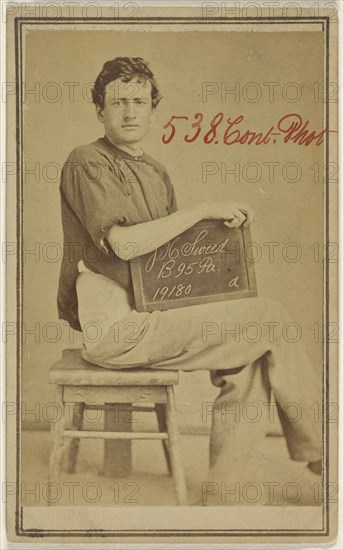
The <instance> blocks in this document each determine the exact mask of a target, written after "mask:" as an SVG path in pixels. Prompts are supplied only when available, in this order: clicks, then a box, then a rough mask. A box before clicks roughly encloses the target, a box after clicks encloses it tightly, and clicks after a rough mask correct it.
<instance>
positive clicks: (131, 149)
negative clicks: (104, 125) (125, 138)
mask: <svg viewBox="0 0 344 550" xmlns="http://www.w3.org/2000/svg"><path fill="white" fill-rule="evenodd" d="M106 137H107V139H108V140H109V141H110V143H112V145H114V146H115V147H117V149H120V150H121V151H124V152H125V153H127V154H128V155H131V156H132V157H141V156H142V155H143V149H142V147H140V145H138V144H136V143H135V144H134V143H133V145H124V144H123V143H120V144H119V143H115V142H114V141H113V140H111V139H110V138H109V136H106Z"/></svg>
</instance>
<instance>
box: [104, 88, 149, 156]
mask: <svg viewBox="0 0 344 550" xmlns="http://www.w3.org/2000/svg"><path fill="white" fill-rule="evenodd" d="M151 88H152V85H151V83H150V82H149V81H148V80H147V81H146V82H139V81H138V80H136V79H135V78H134V79H133V80H130V81H129V82H123V81H122V80H121V79H119V78H118V79H116V80H113V81H112V82H109V84H108V85H107V86H106V88H105V100H104V108H103V109H101V108H100V107H98V108H97V115H98V118H99V120H100V121H101V122H102V123H103V124H104V127H105V134H106V136H107V137H108V138H109V139H110V141H111V142H112V143H114V144H115V145H119V146H120V145H129V146H130V145H135V144H139V143H140V141H141V140H142V139H143V138H144V136H145V135H146V134H147V132H148V130H149V127H150V124H151V122H152V120H153V118H154V111H153V109H152V97H151Z"/></svg>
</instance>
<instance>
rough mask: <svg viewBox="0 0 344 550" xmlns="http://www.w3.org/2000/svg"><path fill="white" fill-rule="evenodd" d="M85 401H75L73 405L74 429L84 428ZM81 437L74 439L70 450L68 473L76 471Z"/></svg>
mask: <svg viewBox="0 0 344 550" xmlns="http://www.w3.org/2000/svg"><path fill="white" fill-rule="evenodd" d="M84 409H85V403H75V404H74V407H73V424H72V429H73V430H78V431H80V430H82V422H83V417H84ZM79 446H80V439H79V438H77V437H76V438H75V439H72V440H71V442H70V446H69V451H68V460H67V465H66V472H67V473H68V474H74V473H75V466H76V462H77V459H78V454H79Z"/></svg>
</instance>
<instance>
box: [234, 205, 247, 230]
mask: <svg viewBox="0 0 344 550" xmlns="http://www.w3.org/2000/svg"><path fill="white" fill-rule="evenodd" d="M233 214H234V216H235V218H234V221H235V220H236V221H237V222H238V226H239V225H242V224H243V223H244V222H245V221H246V216H245V214H244V213H243V212H242V211H241V210H239V208H233Z"/></svg>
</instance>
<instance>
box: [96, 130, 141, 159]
mask: <svg viewBox="0 0 344 550" xmlns="http://www.w3.org/2000/svg"><path fill="white" fill-rule="evenodd" d="M103 140H104V141H105V143H106V145H107V146H108V147H109V149H111V150H112V151H113V152H114V153H116V155H118V156H121V157H123V158H125V159H127V160H137V161H141V160H145V159H146V154H145V152H143V153H142V155H140V156H137V157H135V156H134V155H130V154H129V153H127V152H126V151H123V150H122V149H120V148H119V147H116V145H114V144H113V143H111V141H110V140H109V139H108V138H107V137H106V136H104V137H103Z"/></svg>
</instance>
